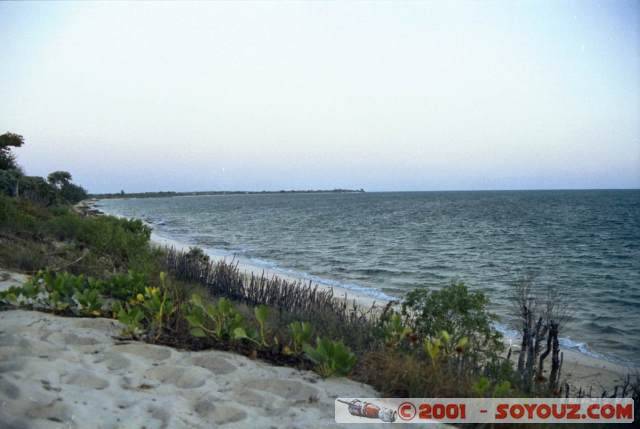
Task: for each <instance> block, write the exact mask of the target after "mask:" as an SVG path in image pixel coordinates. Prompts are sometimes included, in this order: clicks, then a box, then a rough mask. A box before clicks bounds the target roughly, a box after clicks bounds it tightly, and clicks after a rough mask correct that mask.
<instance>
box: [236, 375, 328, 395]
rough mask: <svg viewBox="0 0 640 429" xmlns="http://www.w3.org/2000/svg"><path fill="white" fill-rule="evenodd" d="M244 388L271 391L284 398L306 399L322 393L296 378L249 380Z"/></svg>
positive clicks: (244, 384)
mask: <svg viewBox="0 0 640 429" xmlns="http://www.w3.org/2000/svg"><path fill="white" fill-rule="evenodd" d="M243 388H249V389H253V390H258V391H262V392H267V393H271V394H273V395H276V396H279V397H281V398H284V399H296V400H306V399H309V398H311V397H317V396H318V395H319V394H320V392H319V391H318V389H316V388H315V387H313V386H309V385H307V384H304V383H301V382H299V381H296V380H274V379H256V380H248V381H245V382H244V383H243Z"/></svg>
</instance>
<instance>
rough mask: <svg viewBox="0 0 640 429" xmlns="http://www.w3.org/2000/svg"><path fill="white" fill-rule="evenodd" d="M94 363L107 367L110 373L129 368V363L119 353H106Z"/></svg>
mask: <svg viewBox="0 0 640 429" xmlns="http://www.w3.org/2000/svg"><path fill="white" fill-rule="evenodd" d="M94 363H102V364H104V365H106V366H107V368H108V369H109V370H110V371H118V370H121V369H126V368H129V366H130V365H131V361H130V360H129V359H127V358H126V357H124V356H122V355H121V354H120V353H115V352H107V353H105V354H104V355H103V356H102V357H101V358H99V359H97V360H96V361H95V362H94Z"/></svg>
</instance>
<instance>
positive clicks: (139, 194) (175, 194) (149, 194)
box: [89, 188, 365, 199]
mask: <svg viewBox="0 0 640 429" xmlns="http://www.w3.org/2000/svg"><path fill="white" fill-rule="evenodd" d="M364 192H365V191H364V189H362V188H361V189H307V190H295V189H291V190H285V189H283V190H280V191H194V192H173V191H159V192H133V193H126V192H119V193H110V194H91V195H89V197H90V198H94V199H114V198H159V197H184V196H206V195H255V194H323V193H324V194H328V193H335V194H350V193H355V194H362V193H364Z"/></svg>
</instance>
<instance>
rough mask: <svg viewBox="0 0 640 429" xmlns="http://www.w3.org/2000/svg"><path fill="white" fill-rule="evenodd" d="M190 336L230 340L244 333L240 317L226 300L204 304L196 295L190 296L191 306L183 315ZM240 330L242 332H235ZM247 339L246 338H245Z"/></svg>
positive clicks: (221, 299)
mask: <svg viewBox="0 0 640 429" xmlns="http://www.w3.org/2000/svg"><path fill="white" fill-rule="evenodd" d="M185 319H186V320H187V322H188V323H189V326H190V329H191V330H190V332H191V335H193V336H194V337H213V338H216V339H219V340H226V339H231V338H234V337H236V336H241V335H240V334H242V333H244V334H245V336H247V335H246V331H244V326H243V318H242V315H241V314H240V313H239V312H238V311H236V309H235V308H234V307H233V305H232V304H231V301H229V300H228V299H226V298H220V299H219V300H218V302H216V303H215V304H210V303H205V302H204V301H203V300H202V297H201V296H200V295H198V294H193V295H192V296H191V306H190V309H189V310H188V312H187V314H186V315H185ZM238 328H242V331H239V330H237V329H238ZM247 337H248V336H247Z"/></svg>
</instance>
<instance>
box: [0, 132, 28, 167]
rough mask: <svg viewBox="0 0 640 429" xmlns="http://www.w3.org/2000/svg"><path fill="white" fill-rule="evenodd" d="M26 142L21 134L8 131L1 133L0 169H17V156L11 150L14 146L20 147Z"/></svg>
mask: <svg viewBox="0 0 640 429" xmlns="http://www.w3.org/2000/svg"><path fill="white" fill-rule="evenodd" d="M23 144H24V137H22V136H21V135H20V134H15V133H11V132H6V133H4V134H2V135H0V170H16V169H18V168H19V167H18V164H16V157H15V155H14V154H13V153H12V152H11V149H12V148H14V147H20V146H22V145H23Z"/></svg>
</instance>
